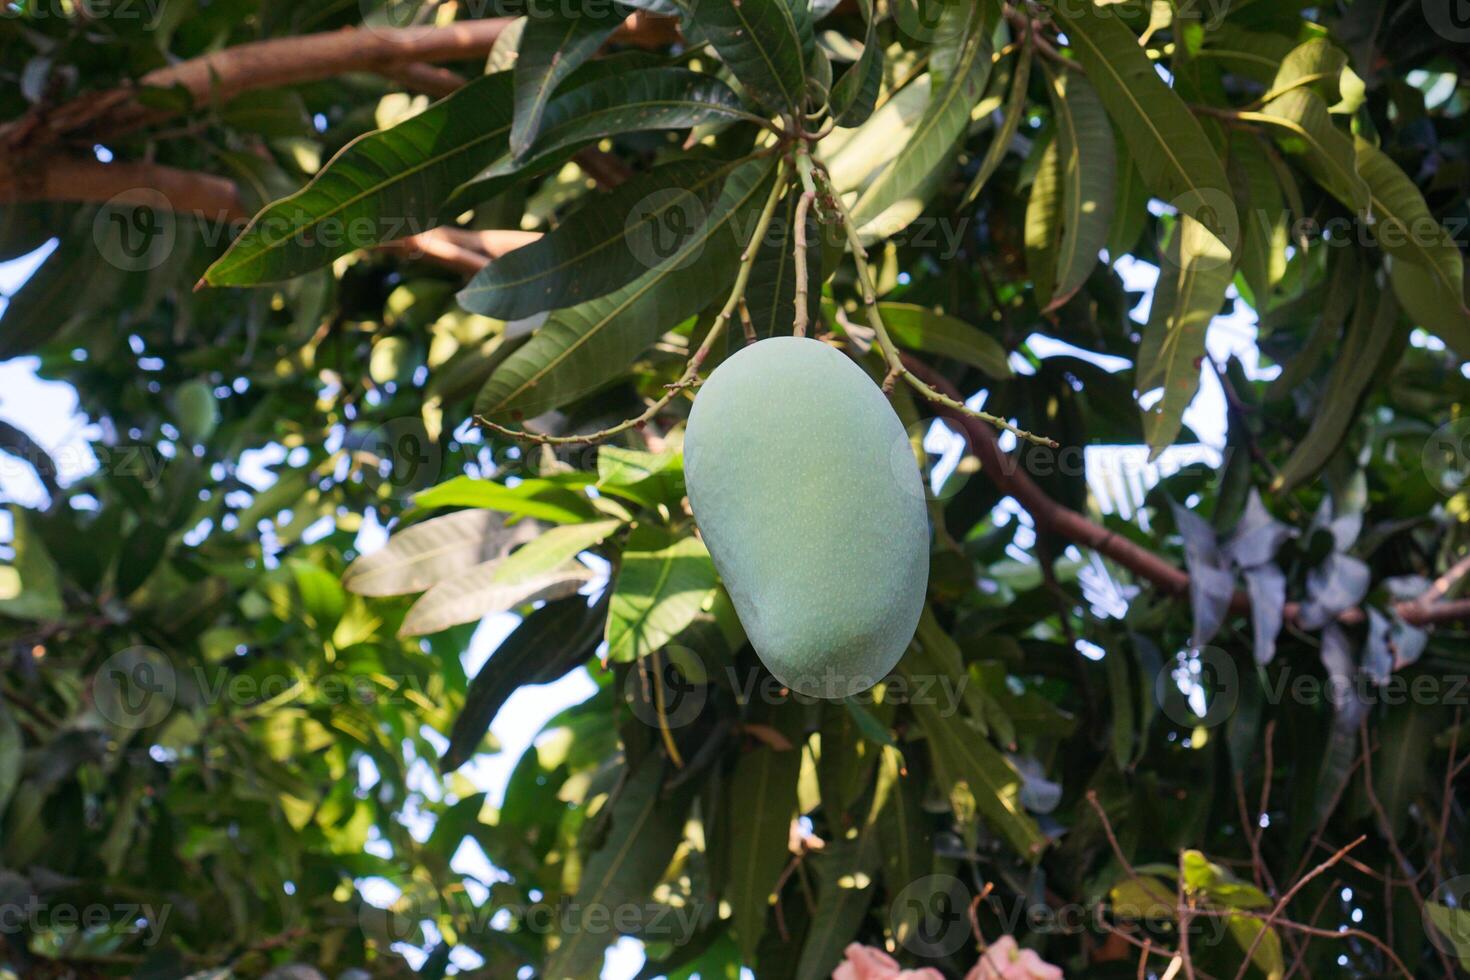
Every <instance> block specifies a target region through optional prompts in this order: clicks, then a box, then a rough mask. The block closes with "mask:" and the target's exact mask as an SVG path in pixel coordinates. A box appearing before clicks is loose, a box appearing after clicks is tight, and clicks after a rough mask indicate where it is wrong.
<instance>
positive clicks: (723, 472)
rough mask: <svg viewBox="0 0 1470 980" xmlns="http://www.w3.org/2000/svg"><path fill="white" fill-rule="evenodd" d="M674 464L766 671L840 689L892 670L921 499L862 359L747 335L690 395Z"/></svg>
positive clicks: (899, 649)
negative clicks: (751, 340)
mask: <svg viewBox="0 0 1470 980" xmlns="http://www.w3.org/2000/svg"><path fill="white" fill-rule="evenodd" d="M684 474H685V481H686V485H687V487H688V491H689V504H690V507H691V508H692V509H693V511H694V518H695V520H696V521H697V522H698V524H699V529H700V532H701V534H703V536H704V541H705V545H706V546H707V547H708V548H709V552H710V556H711V557H712V558H713V559H714V563H715V568H716V569H717V570H718V571H719V573H720V577H721V578H722V579H724V582H725V588H726V589H727V590H728V591H729V593H730V598H731V599H732V600H734V603H735V611H736V613H737V614H738V615H739V617H740V622H741V624H742V625H743V626H744V627H745V632H746V634H747V635H748V636H749V637H750V643H751V646H753V647H754V648H755V652H756V653H757V654H759V656H760V658H761V661H762V662H763V663H764V664H765V665H766V667H767V668H769V670H770V671H771V673H772V674H774V675H775V676H776V679H777V680H779V681H780V682H781V683H783V684H785V685H786V686H787V687H789V688H791V689H792V690H794V691H797V692H798V693H801V694H805V695H809V696H813V697H824V698H841V697H846V696H848V695H852V694H856V693H858V692H860V691H863V690H866V689H867V688H869V687H872V686H873V685H874V684H876V683H878V682H879V681H881V680H882V679H883V678H884V676H885V675H887V674H888V672H889V671H891V670H892V669H893V667H894V665H895V664H897V663H898V659H899V657H901V656H902V655H903V652H904V649H905V648H906V647H907V646H908V643H909V641H910V640H911V639H912V638H913V635H914V630H915V628H916V627H917V626H918V623H919V614H920V612H921V611H922V610H923V606H924V591H925V587H926V585H927V583H928V579H929V521H928V509H927V507H926V504H925V498H924V484H923V480H922V479H921V477H920V475H919V468H918V465H917V463H916V462H915V460H914V454H913V449H912V447H911V446H910V444H909V440H908V435H907V433H906V432H905V431H904V427H903V424H902V423H901V422H899V420H898V416H897V415H895V414H894V412H893V408H892V407H891V406H890V405H889V404H888V399H887V398H885V397H884V395H883V393H882V392H881V391H880V390H879V389H878V386H877V385H875V384H874V383H873V381H872V379H871V378H869V377H868V376H867V375H866V374H865V373H864V372H863V370H862V369H861V368H859V367H858V366H857V365H856V364H854V363H853V362H852V361H850V360H848V358H847V357H846V356H844V355H843V354H842V353H841V352H839V351H837V350H835V349H834V348H832V347H829V346H828V345H826V344H824V343H821V342H820V341H816V340H811V339H808V338H804V337H772V338H770V339H768V340H762V341H760V342H759V343H755V344H752V345H750V346H749V347H746V348H744V349H743V350H741V351H740V352H739V353H737V354H735V355H734V356H733V357H730V358H729V359H728V360H726V361H725V362H724V363H723V364H721V365H720V366H719V368H718V369H716V370H715V372H714V373H713V374H712V375H710V378H709V380H708V381H706V382H705V383H704V385H703V386H702V387H701V388H700V389H699V394H698V395H697V396H696V397H695V399H694V407H693V409H692V410H691V411H690V413H689V424H688V428H687V429H686V433H685V437H684Z"/></svg>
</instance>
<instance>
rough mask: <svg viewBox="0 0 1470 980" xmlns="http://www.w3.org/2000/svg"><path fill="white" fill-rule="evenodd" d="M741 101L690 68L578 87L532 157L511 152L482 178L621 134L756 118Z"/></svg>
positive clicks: (552, 114) (552, 112) (544, 129)
mask: <svg viewBox="0 0 1470 980" xmlns="http://www.w3.org/2000/svg"><path fill="white" fill-rule="evenodd" d="M753 118H755V117H753V116H751V115H750V114H749V113H747V112H745V111H744V110H742V109H741V108H740V99H739V97H738V96H736V94H735V93H734V92H732V91H730V87H729V86H728V85H726V84H725V83H724V82H722V81H720V80H719V79H718V78H715V77H714V76H713V75H706V74H703V73H702V72H695V71H689V70H688V69H686V68H643V69H635V70H633V71H625V72H620V73H617V74H614V75H611V76H610V77H607V78H603V79H601V80H600V81H598V82H596V83H590V82H589V83H586V84H581V85H578V86H577V87H576V88H574V89H572V90H571V91H570V92H567V93H566V94H564V95H559V96H557V97H556V98H555V99H553V100H552V102H551V104H550V105H548V106H547V107H546V114H545V116H544V117H543V119H542V122H541V132H540V133H539V134H538V135H537V136H536V141H535V143H534V144H532V147H531V149H532V151H533V152H532V153H531V155H530V158H529V159H527V160H526V161H525V162H524V163H518V162H517V161H516V160H514V159H513V158H512V157H511V156H510V154H509V153H506V154H505V155H504V156H502V157H501V158H500V159H498V160H497V161H496V162H495V163H494V164H492V165H491V166H490V167H488V168H486V169H485V170H484V171H483V172H482V173H481V174H480V175H479V176H480V177H482V178H488V177H501V176H505V175H507V174H511V173H514V172H516V171H517V170H519V169H521V168H522V167H523V166H524V167H526V168H533V167H536V166H538V165H539V164H540V162H541V161H544V160H546V159H548V158H551V157H553V156H555V155H556V154H558V153H561V152H563V151H565V150H567V149H570V148H573V147H578V146H583V145H585V144H587V143H590V142H592V141H593V140H598V139H602V138H603V137H605V136H615V135H618V134H619V133H628V132H641V131H646V130H653V129H683V128H684V127H686V126H698V125H699V124H700V123H705V122H709V121H711V120H715V119H753Z"/></svg>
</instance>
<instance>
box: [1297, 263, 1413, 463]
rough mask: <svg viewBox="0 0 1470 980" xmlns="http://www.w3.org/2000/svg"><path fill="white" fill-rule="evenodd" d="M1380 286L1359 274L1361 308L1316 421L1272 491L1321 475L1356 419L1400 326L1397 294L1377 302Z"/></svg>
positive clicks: (1384, 295)
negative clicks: (1365, 393) (1359, 405)
mask: <svg viewBox="0 0 1470 980" xmlns="http://www.w3.org/2000/svg"><path fill="white" fill-rule="evenodd" d="M1375 292H1377V286H1376V285H1374V284H1373V280H1372V279H1371V277H1369V278H1367V279H1365V280H1360V288H1359V290H1358V307H1357V311H1356V313H1355V314H1354V316H1353V322H1352V324H1351V326H1349V327H1348V333H1347V336H1346V337H1345V338H1344V339H1343V342H1342V347H1341V349H1340V350H1339V351H1338V355H1337V357H1336V358H1335V359H1334V361H1333V366H1332V374H1331V375H1330V376H1329V378H1328V380H1327V388H1326V391H1325V392H1324V393H1323V395H1322V400H1321V401H1320V402H1319V403H1318V405H1317V409H1316V411H1314V412H1313V413H1312V425H1311V427H1310V428H1309V429H1308V430H1307V434H1306V435H1305V436H1304V437H1303V438H1302V439H1301V441H1299V442H1298V443H1297V444H1296V448H1295V449H1293V450H1292V453H1291V456H1290V457H1288V458H1287V460H1286V463H1285V464H1284V465H1283V466H1282V467H1281V470H1280V472H1278V473H1277V475H1276V479H1275V480H1274V481H1273V482H1272V484H1271V489H1272V490H1273V491H1279V490H1292V489H1295V488H1296V487H1298V486H1301V484H1302V483H1304V482H1305V481H1307V480H1309V479H1311V478H1312V477H1313V476H1316V475H1317V473H1318V472H1319V471H1320V470H1321V469H1322V467H1324V466H1326V465H1327V461H1328V460H1330V459H1331V458H1332V457H1333V455H1334V454H1336V452H1337V450H1338V448H1339V447H1340V446H1341V445H1342V441H1343V440H1344V439H1345V438H1347V434H1348V432H1349V430H1351V428H1352V425H1353V423H1354V422H1355V421H1356V420H1357V417H1358V416H1357V409H1358V404H1359V402H1360V401H1361V400H1362V398H1363V394H1364V392H1365V391H1366V390H1367V389H1368V385H1369V383H1370V382H1371V381H1372V380H1373V376H1374V374H1375V373H1376V372H1377V371H1378V365H1379V362H1380V361H1381V360H1382V358H1383V355H1384V353H1385V352H1386V351H1387V350H1388V348H1389V344H1390V342H1391V341H1392V340H1393V337H1394V334H1395V332H1396V329H1397V321H1398V313H1399V307H1398V304H1397V303H1396V302H1394V296H1393V294H1392V293H1390V292H1381V293H1379V294H1378V295H1377V297H1376V302H1375V301H1374V298H1375V297H1374V293H1375Z"/></svg>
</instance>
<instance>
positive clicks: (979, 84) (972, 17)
mask: <svg viewBox="0 0 1470 980" xmlns="http://www.w3.org/2000/svg"><path fill="white" fill-rule="evenodd" d="M989 9H990V7H989V5H987V4H983V3H969V2H965V3H962V4H951V5H949V6H948V7H947V8H946V11H945V14H944V17H943V18H942V21H941V26H940V27H939V31H940V32H941V35H942V37H943V38H944V40H945V41H946V42H947V44H948V45H949V47H950V49H951V50H949V53H948V54H947V56H946V57H945V59H943V60H944V61H945V62H948V63H947V64H945V65H944V66H943V71H941V70H940V65H939V64H938V63H937V60H938V56H937V55H936V64H935V65H934V67H933V68H931V71H930V74H929V78H930V86H931V88H930V95H929V103H928V105H927V106H926V107H925V109H924V115H923V117H922V118H920V120H919V122H918V124H917V125H916V126H915V127H914V129H913V132H912V134H911V135H910V136H909V138H908V142H907V143H905V144H904V146H903V149H901V150H900V151H899V153H898V155H897V156H896V157H894V158H893V161H892V162H891V163H889V164H888V166H887V167H885V168H884V169H883V170H882V171H881V172H880V173H879V174H878V176H877V177H876V178H874V180H873V181H872V183H870V184H868V186H867V187H866V188H865V189H864V190H863V192H862V194H861V195H860V196H859V197H858V199H857V202H856V203H855V204H853V206H852V216H853V220H854V222H856V224H857V226H858V227H859V228H861V227H863V226H864V225H867V224H868V223H869V222H871V221H873V220H874V219H875V218H877V217H879V216H880V215H882V214H883V213H884V212H885V211H887V210H888V209H889V208H890V207H892V206H893V205H894V204H897V203H898V202H899V201H901V200H903V199H904V198H906V197H908V196H909V195H910V194H912V193H913V192H914V190H915V188H917V187H919V186H920V185H921V184H923V183H925V182H926V181H928V180H929V179H930V178H931V177H932V176H933V175H934V173H935V172H936V170H938V169H939V167H940V165H941V164H943V163H944V161H946V160H947V159H948V158H949V155H950V153H951V151H952V150H953V149H954V146H955V144H956V142H957V141H958V140H959V139H960V137H961V136H963V135H964V133H965V130H966V128H967V127H968V126H969V124H970V110H971V109H972V108H973V107H974V105H975V103H976V102H978V101H980V96H981V94H982V93H983V92H984V91H985V82H986V80H987V79H989V77H990V68H991V60H990V37H989V34H988V32H987V30H986V26H987V24H988V23H989V19H988V16H987V11H988V10H989ZM895 230H896V229H894V228H884V229H883V231H884V233H885V234H888V233H892V232H893V231H895Z"/></svg>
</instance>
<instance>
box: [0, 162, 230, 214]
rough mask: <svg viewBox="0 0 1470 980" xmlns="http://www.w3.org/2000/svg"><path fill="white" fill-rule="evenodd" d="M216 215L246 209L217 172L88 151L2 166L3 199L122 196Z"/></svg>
mask: <svg viewBox="0 0 1470 980" xmlns="http://www.w3.org/2000/svg"><path fill="white" fill-rule="evenodd" d="M160 197H161V198H162V200H163V201H165V202H167V204H168V206H169V208H170V209H171V210H174V211H182V212H191V213H194V214H199V215H203V216H204V217H206V218H209V219H211V220H215V221H243V220H245V219H246V218H247V217H249V215H247V214H246V213H245V211H244V209H243V208H242V207H241V205H240V194H239V191H238V189H237V188H236V187H235V184H234V183H233V182H232V181H229V180H226V179H225V178H224V177H216V176H215V175H213V174H206V173H198V172H196V171H192V170H179V169H177V168H174V167H165V166H162V165H161V164H156V163H126V162H117V163H103V162H101V161H100V160H96V159H89V158H87V157H60V158H57V159H53V160H48V161H46V164H45V166H42V167H36V168H29V169H26V170H23V171H18V172H14V173H11V174H8V175H7V174H4V173H3V172H0V203H6V204H11V203H15V202H18V201H78V202H88V201H96V202H103V201H114V200H115V201H117V202H118V203H125V204H127V203H131V204H159V203H161V202H160V200H159V199H160Z"/></svg>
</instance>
